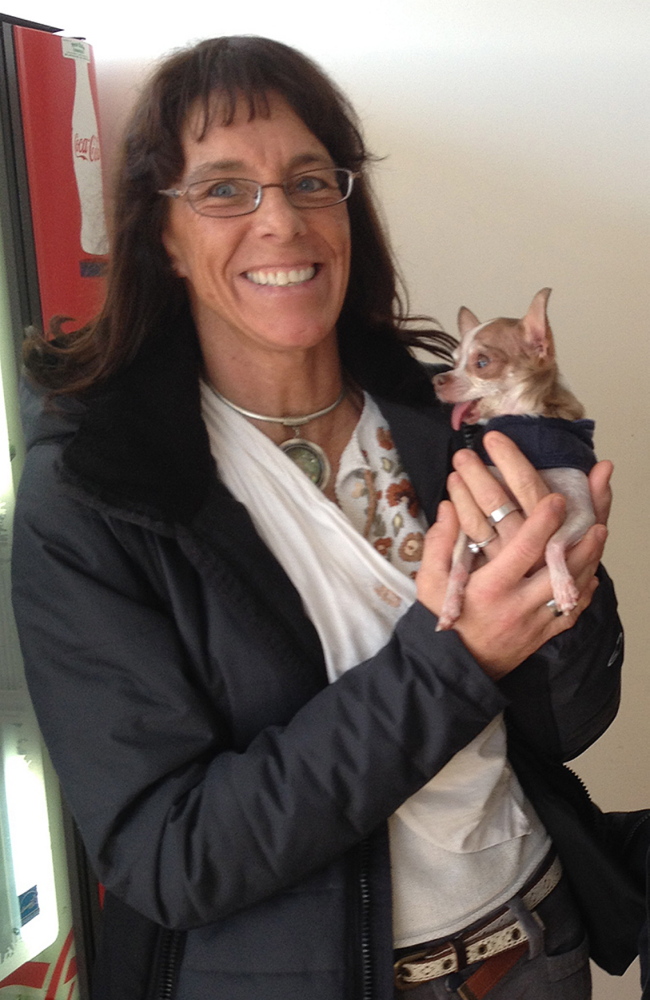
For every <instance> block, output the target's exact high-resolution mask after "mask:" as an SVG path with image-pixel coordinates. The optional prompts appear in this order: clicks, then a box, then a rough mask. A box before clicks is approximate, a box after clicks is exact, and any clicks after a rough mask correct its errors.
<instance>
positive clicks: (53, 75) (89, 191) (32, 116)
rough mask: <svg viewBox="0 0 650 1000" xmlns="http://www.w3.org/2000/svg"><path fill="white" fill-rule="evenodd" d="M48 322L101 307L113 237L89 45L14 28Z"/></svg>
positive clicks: (75, 320)
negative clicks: (107, 213) (108, 222)
mask: <svg viewBox="0 0 650 1000" xmlns="http://www.w3.org/2000/svg"><path fill="white" fill-rule="evenodd" d="M14 43H15V51H16V69H17V75H18V90H19V96H20V107H21V112H22V122H23V135H24V144H25V158H26V161H27V176H28V183H29V196H30V203H31V215H32V226H33V232H34V244H35V251H36V263H37V269H38V281H39V288H40V297H41V309H42V319H43V327H44V329H45V330H47V329H48V328H49V325H50V321H51V320H52V318H53V317H57V316H66V317H70V319H71V321H72V322H71V324H70V325H69V326H68V327H66V328H65V329H74V328H75V327H77V326H81V325H83V324H84V323H86V322H88V320H90V319H92V318H93V317H94V316H95V315H96V314H97V313H98V312H99V309H100V308H101V305H102V301H103V297H104V281H103V278H102V275H103V273H104V270H105V266H106V260H107V256H106V255H107V251H108V241H107V236H106V224H105V218H104V201H103V187H102V162H101V142H100V134H99V126H98V116H97V87H96V78H95V64H94V61H93V54H92V49H91V47H90V45H88V44H87V43H86V42H84V41H81V40H79V39H76V38H63V37H61V36H60V35H52V34H48V33H47V32H44V31H37V30H34V29H32V28H22V27H14Z"/></svg>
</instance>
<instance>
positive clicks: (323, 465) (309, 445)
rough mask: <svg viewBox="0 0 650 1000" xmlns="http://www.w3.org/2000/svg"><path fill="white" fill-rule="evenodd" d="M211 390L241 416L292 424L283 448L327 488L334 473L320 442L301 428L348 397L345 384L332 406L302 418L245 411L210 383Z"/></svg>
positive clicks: (325, 413) (304, 470)
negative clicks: (312, 438) (301, 431)
mask: <svg viewBox="0 0 650 1000" xmlns="http://www.w3.org/2000/svg"><path fill="white" fill-rule="evenodd" d="M210 389H211V390H212V392H213V393H214V394H215V396H216V397H217V399H220V400H221V402H222V403H225V404H226V406H229V407H230V409H231V410H234V411H235V413H241V415H242V417H248V418H249V420H263V421H264V422H265V423H267V424H282V426H283V427H290V428H291V430H292V431H293V437H292V438H290V439H289V440H288V441H283V442H282V444H281V445H280V449H281V450H282V451H283V452H284V453H285V455H287V456H288V457H289V458H290V459H291V461H292V462H294V463H295V464H296V465H297V466H298V468H299V469H300V471H301V472H304V474H305V475H306V476H307V478H308V479H311V481H312V483H314V484H315V485H316V486H318V488H319V489H321V490H324V489H325V487H326V486H327V484H328V482H329V478H330V475H331V472H332V469H331V466H330V463H329V461H328V458H327V455H326V454H325V452H324V451H323V449H322V448H321V447H320V445H317V444H315V443H314V442H313V441H309V440H308V439H307V438H305V437H300V435H299V433H298V428H299V427H304V426H305V424H309V423H311V421H312V420H318V418H319V417H324V416H326V415H327V414H328V413H331V412H332V410H335V409H336V407H337V406H339V405H340V404H341V403H342V402H343V400H344V399H345V392H346V390H345V387H344V388H343V389H341V392H340V395H339V396H338V397H337V399H335V400H334V402H333V403H330V405H329V406H325V407H324V408H323V409H322V410H316V411H315V412H314V413H307V414H305V416H303V417H267V416H266V415H265V414H263V413H253V411H252V410H245V409H244V407H243V406H237V404H236V403H233V402H232V400H230V399H226V397H225V396H222V395H221V393H220V392H218V390H217V389H215V388H214V386H212V385H211V386H210Z"/></svg>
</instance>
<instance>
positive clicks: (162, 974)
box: [154, 930, 184, 1000]
mask: <svg viewBox="0 0 650 1000" xmlns="http://www.w3.org/2000/svg"><path fill="white" fill-rule="evenodd" d="M183 940H184V935H183V933H182V932H181V931H168V930H166V931H163V937H162V941H161V943H160V951H159V956H160V958H159V962H158V968H159V970H160V971H159V975H158V984H157V989H156V993H155V996H154V1000H173V997H174V992H175V986H176V979H177V976H178V970H179V967H180V960H181V955H182V951H183Z"/></svg>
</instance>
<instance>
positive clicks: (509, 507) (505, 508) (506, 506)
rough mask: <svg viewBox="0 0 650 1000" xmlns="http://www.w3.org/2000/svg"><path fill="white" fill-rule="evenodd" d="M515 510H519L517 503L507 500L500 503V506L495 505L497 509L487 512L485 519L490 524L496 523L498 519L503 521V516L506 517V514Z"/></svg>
mask: <svg viewBox="0 0 650 1000" xmlns="http://www.w3.org/2000/svg"><path fill="white" fill-rule="evenodd" d="M516 510H521V507H520V506H519V504H516V503H511V502H510V501H509V500H508V502H507V503H502V504H501V506H500V507H497V509H496V510H493V511H492V513H491V514H488V516H487V519H488V521H489V522H490V524H492V525H494V524H498V523H499V521H503V519H504V517H507V516H508V514H514V512H515V511H516Z"/></svg>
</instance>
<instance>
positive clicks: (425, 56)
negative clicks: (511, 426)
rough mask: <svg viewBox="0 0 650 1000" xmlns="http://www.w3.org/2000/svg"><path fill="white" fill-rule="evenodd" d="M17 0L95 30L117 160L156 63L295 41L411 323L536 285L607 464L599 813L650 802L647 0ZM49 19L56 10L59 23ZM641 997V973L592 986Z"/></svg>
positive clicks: (594, 776)
mask: <svg viewBox="0 0 650 1000" xmlns="http://www.w3.org/2000/svg"><path fill="white" fill-rule="evenodd" d="M147 8H148V10H150V11H153V13H148V12H147V13H145V9H144V5H135V4H132V3H127V2H126V0H113V2H112V3H110V4H101V5H100V4H95V5H91V4H88V3H87V2H86V0H58V2H57V3H52V0H21V3H20V10H19V11H18V10H16V11H15V13H17V14H19V15H20V16H21V17H25V18H30V19H33V20H40V21H43V22H45V23H50V24H53V23H56V25H57V26H58V27H61V28H62V29H64V31H65V32H66V33H67V34H81V35H85V36H86V37H87V39H88V40H89V41H90V42H91V44H92V45H93V48H94V51H95V57H96V60H97V65H98V76H99V84H100V97H101V101H102V123H103V129H104V146H105V150H106V151H108V152H109V153H110V151H111V149H112V148H113V146H114V143H115V136H116V131H117V128H118V124H119V122H120V121H121V118H122V116H123V113H124V110H125V108H126V107H127V106H128V104H129V102H130V101H131V100H132V96H133V93H134V87H135V86H136V84H137V80H138V78H139V77H140V76H141V74H142V69H143V66H144V64H145V63H146V62H147V61H149V60H151V59H153V58H157V57H158V56H159V55H160V54H162V53H164V52H166V51H168V50H169V49H171V48H173V47H177V46H180V45H183V44H185V43H186V42H188V41H192V40H195V39H199V38H202V37H207V36H210V35H215V34H231V33H251V34H253V33H254V34H266V35H270V36H271V37H274V38H279V39H281V40H282V41H286V42H288V43H290V44H293V45H296V46H298V47H299V48H302V49H303V50H304V51H306V52H307V53H308V54H310V55H312V56H313V57H315V58H316V59H317V60H318V61H320V62H321V63H322V65H324V66H325V68H326V69H328V70H329V71H330V72H331V73H332V75H333V76H334V77H335V78H336V79H337V80H338V81H339V83H341V84H342V86H343V87H344V89H345V90H346V91H347V92H348V93H349V95H350V96H351V98H352V100H353V102H354V103H355V104H356V106H357V108H358V110H359V111H360V113H361V115H362V117H363V120H364V122H365V126H366V133H367V137H368V139H369V141H370V145H371V148H372V149H373V150H374V151H375V152H376V153H377V154H379V155H381V156H385V157H386V159H385V160H383V161H382V162H381V163H380V164H379V165H378V166H377V167H376V168H375V175H376V180H377V186H378V188H379V190H380V192H381V196H382V200H383V205H384V208H385V213H386V218H387V221H388V224H389V227H390V230H391V233H392V236H393V239H394V243H395V246H396V249H397V251H398V255H399V259H400V261H401V266H402V269H403V273H404V276H405V278H406V280H407V284H408V287H409V289H410V292H411V301H412V306H413V309H414V310H415V311H418V312H428V313H432V314H434V315H435V316H437V317H438V319H439V320H440V321H441V322H442V323H443V324H444V325H445V326H446V327H447V328H448V329H453V328H454V325H455V317H456V314H457V311H458V308H459V306H460V305H461V304H466V305H468V306H469V307H470V308H471V309H473V311H474V312H476V313H478V315H479V316H480V317H481V318H485V319H487V318H489V317H491V316H494V315H499V314H504V313H505V314H507V315H520V314H521V312H522V311H523V310H524V308H525V307H526V306H527V305H528V303H529V301H530V299H531V297H532V295H533V294H534V293H535V292H536V291H537V290H538V289H539V288H541V287H543V286H545V285H550V286H552V287H553V289H554V292H553V297H552V299H551V303H550V312H551V318H552V321H553V326H554V330H555V335H556V340H557V343H558V350H559V356H560V361H561V362H562V365H563V368H564V371H565V373H566V375H567V377H568V379H569V381H570V383H571V384H572V387H573V388H574V390H575V391H576V392H577V394H578V395H579V396H580V397H581V398H582V399H583V401H584V402H585V404H586V406H587V409H588V412H589V415H591V416H593V417H594V418H595V419H596V421H597V436H596V440H597V447H598V452H599V454H600V455H601V456H602V457H610V458H612V459H613V460H614V462H615V464H616V475H615V491H616V505H615V510H614V513H613V515H612V519H611V537H610V542H609V545H608V551H607V559H606V562H607V565H608V567H609V568H610V570H611V571H612V572H613V574H614V576H615V579H616V580H617V587H618V593H619V598H620V604H621V613H622V617H623V619H624V623H625V625H626V629H627V637H628V640H627V649H628V653H627V668H626V682H625V689H624V696H623V703H622V707H621V711H620V714H619V717H618V719H617V721H616V722H615V723H614V725H613V726H612V727H611V729H610V731H609V732H608V733H607V734H606V735H605V736H604V737H603V738H602V739H601V740H600V741H599V742H598V744H597V745H596V746H595V747H594V748H592V749H591V750H590V751H589V752H588V753H587V754H585V755H584V757H583V758H582V759H581V760H580V761H579V762H578V767H579V770H580V772H581V773H582V775H583V776H584V777H585V778H586V780H587V782H588V784H589V786H590V788H591V789H592V792H593V795H594V797H595V798H596V800H597V801H599V802H600V803H601V804H602V805H604V806H605V807H606V808H614V809H630V808H639V807H641V806H644V805H648V804H650V748H649V747H648V745H647V741H646V739H645V729H646V720H647V717H648V712H649V711H650V684H649V683H648V680H647V674H648V653H647V650H648V649H649V648H650V614H649V613H648V600H647V590H648V582H649V579H650V569H649V566H650V530H649V529H648V526H647V524H648V522H647V521H646V517H647V516H648V514H649V513H650V505H649V504H648V499H647V498H648V493H649V492H650V463H649V459H648V455H649V451H650V449H649V447H648V429H649V428H650V412H649V409H650V407H649V403H648V392H647V391H646V387H647V384H648V372H649V371H650V364H649V362H650V351H649V348H648V342H649V340H650V337H649V334H650V320H649V317H650V295H649V292H648V285H649V280H648V279H649V273H648V271H649V268H648V262H649V251H650V228H649V222H650V220H649V214H650V212H649V209H650V187H649V185H648V162H649V153H650V148H649V147H650V142H649V135H650V132H649V129H648V109H649V107H650V103H649V101H648V98H649V97H650V84H649V74H648V55H649V52H648V48H649V44H648V40H649V38H650V14H649V13H648V11H649V9H650V8H648V4H647V0H616V2H614V0H573V2H572V3H570V4H569V3H567V2H566V0H400V2H399V3H395V2H393V0H390V2H389V0H374V2H371V0H356V2H355V0H328V3H326V4H305V3H304V0H282V2H281V3H275V4H274V3H269V0H264V2H262V0H246V2H245V3H239V4H228V5H226V4H224V5H223V6H222V5H220V4H215V5H210V6H207V5H205V3H204V0H175V2H174V3H173V4H172V3H158V4H157V5H155V6H154V7H153V8H151V7H150V6H149V5H147ZM53 19H54V20H53ZM596 990H597V992H596V996H597V998H598V1000H611V998H612V997H613V996H615V997H616V1000H633V998H637V997H638V995H639V990H638V987H637V985H636V970H633V971H631V972H629V973H628V974H627V975H626V976H625V977H624V979H623V980H622V981H611V980H608V979H607V977H604V976H599V979H598V982H597V988H596Z"/></svg>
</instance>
